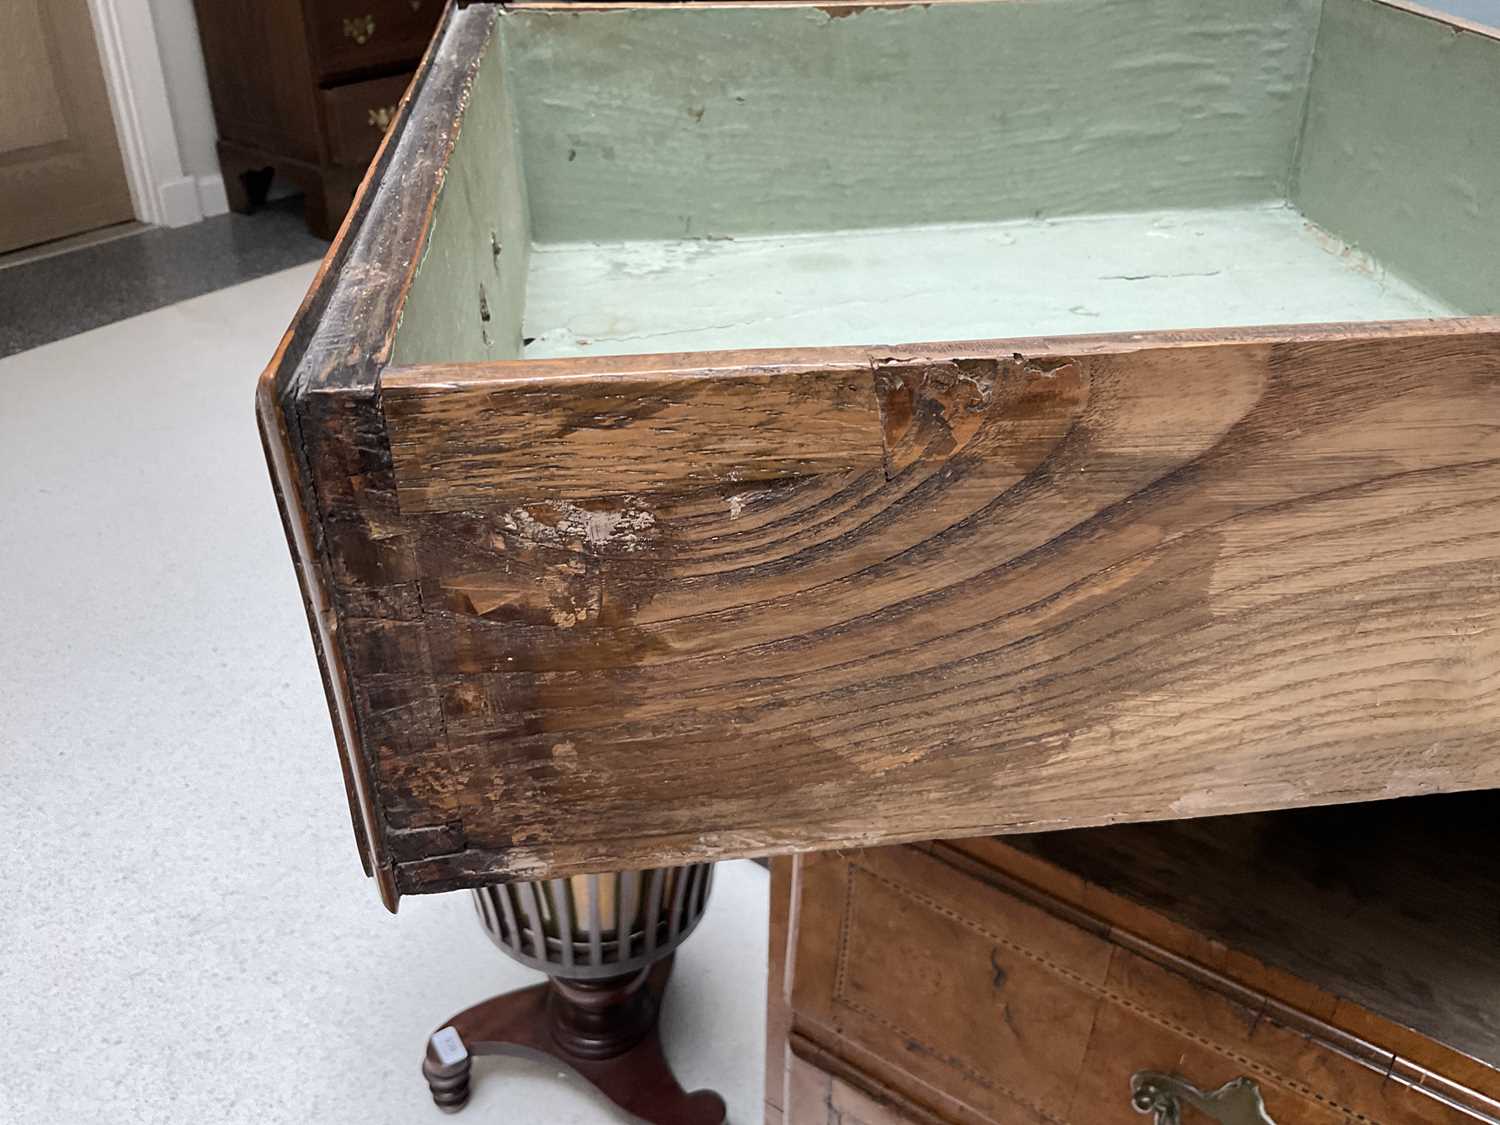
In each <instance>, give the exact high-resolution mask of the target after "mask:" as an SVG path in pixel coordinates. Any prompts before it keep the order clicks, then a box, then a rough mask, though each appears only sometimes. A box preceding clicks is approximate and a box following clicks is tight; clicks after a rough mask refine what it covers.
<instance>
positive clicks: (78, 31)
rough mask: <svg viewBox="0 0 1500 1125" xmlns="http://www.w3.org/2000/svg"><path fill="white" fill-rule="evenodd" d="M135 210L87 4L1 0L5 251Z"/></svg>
mask: <svg viewBox="0 0 1500 1125" xmlns="http://www.w3.org/2000/svg"><path fill="white" fill-rule="evenodd" d="M133 213H134V212H133V208H132V206H131V201H130V189H129V186H128V185H127V184H126V181H125V167H124V165H123V163H122V162H121V160H120V145H119V141H118V139H117V138H116V136H115V123H114V119H113V117H112V116H111V113H110V106H109V95H108V92H107V90H106V89H105V85H104V69H103V66H102V65H101V64H100V61H99V48H98V45H97V43H96V41H95V39H94V27H93V23H92V21H91V20H90V18H89V11H88V3H87V0H0V252H3V251H6V250H14V249H16V248H17V247H21V246H30V245H33V244H34V243H38V242H46V241H48V240H50V239H54V238H61V237H63V236H65V235H69V234H77V233H78V232H80V231H86V230H92V229H93V228H95V227H102V226H107V225H108V224H110V223H118V222H123V221H124V220H126V219H129V218H130V217H131V216H132V214H133Z"/></svg>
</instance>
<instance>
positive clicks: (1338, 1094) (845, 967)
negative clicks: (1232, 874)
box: [786, 814, 1500, 1125]
mask: <svg viewBox="0 0 1500 1125" xmlns="http://www.w3.org/2000/svg"><path fill="white" fill-rule="evenodd" d="M1275 815H1276V814H1271V816H1270V817H1269V818H1268V819H1271V820H1273V821H1274V817H1275ZM1310 815H1311V814H1310ZM1162 830H1163V831H1169V829H1167V828H1163V829H1162ZM1093 831H1097V830H1086V831H1084V832H1081V833H1077V834H1075V835H1076V836H1077V837H1078V838H1079V839H1086V838H1087V837H1088V836H1089V835H1090V834H1091V832H1093ZM1042 838H1044V837H1038V839H1042ZM1011 839H1014V837H1012V838H1011ZM1028 839H1029V838H1028ZM1033 859H1034V857H1030V856H1027V855H1025V854H1024V853H1021V852H1019V851H1017V850H1016V849H1014V848H1011V847H1009V846H1007V845H1006V844H1005V843H1004V841H1003V840H997V841H983V840H974V841H965V842H963V843H962V844H961V845H959V846H957V847H955V846H951V845H943V844H934V845H923V846H922V847H921V848H920V849H918V848H915V847H912V848H882V849H865V850H860V851H855V852H851V853H847V854H844V855H832V854H823V855H813V856H802V857H798V858H797V861H796V863H797V871H796V875H795V883H794V888H795V889H794V890H793V891H792V892H791V893H792V894H793V895H794V896H795V897H794V901H793V902H792V903H791V904H790V911H791V913H792V915H793V917H794V918H795V922H794V925H793V927H792V929H793V934H792V940H791V944H790V948H791V950H792V962H791V963H792V965H793V968H792V971H791V973H790V976H791V978H792V988H791V1012H790V1025H791V1030H790V1033H789V1041H790V1042H791V1043H792V1045H793V1046H792V1051H793V1054H794V1055H796V1056H800V1057H801V1058H804V1059H815V1060H816V1064H817V1069H818V1070H819V1071H820V1072H822V1073H823V1074H825V1075H827V1076H829V1078H830V1079H833V1078H837V1079H839V1080H841V1081H843V1082H844V1083H845V1084H846V1085H850V1086H852V1087H854V1088H857V1089H865V1090H871V1091H878V1092H881V1093H882V1095H883V1097H884V1098H885V1100H886V1101H888V1102H894V1103H896V1104H903V1105H914V1106H918V1107H920V1109H921V1111H922V1113H923V1114H924V1115H926V1116H927V1117H930V1118H932V1119H933V1120H937V1121H945V1122H953V1123H955V1125H957V1123H962V1125H971V1123H981V1125H982V1123H1001V1122H1004V1123H1011V1122H1017V1121H1027V1122H1046V1123H1050V1125H1066V1123H1069V1122H1079V1123H1083V1122H1116V1121H1118V1122H1120V1123H1121V1125H1124V1123H1125V1122H1129V1121H1132V1120H1139V1118H1138V1117H1137V1116H1136V1115H1135V1113H1134V1111H1133V1110H1132V1108H1131V1105H1130V1098H1129V1092H1130V1089H1131V1085H1130V1079H1131V1075H1132V1074H1134V1073H1135V1072H1137V1071H1139V1070H1143V1069H1154V1070H1160V1071H1165V1072H1173V1073H1177V1074H1180V1075H1182V1076H1184V1077H1185V1078H1187V1079H1188V1080H1190V1081H1192V1082H1194V1083H1195V1084H1197V1085H1199V1086H1200V1087H1201V1088H1205V1089H1212V1088H1214V1087H1217V1086H1218V1085H1220V1084H1222V1083H1224V1082H1227V1081H1229V1080H1230V1079H1233V1078H1235V1077H1238V1076H1241V1075H1243V1076H1246V1077H1249V1078H1250V1079H1252V1080H1253V1081H1255V1082H1256V1083H1257V1085H1258V1086H1259V1087H1260V1090H1261V1092H1262V1094H1263V1095H1264V1097H1265V1100H1266V1105H1267V1107H1268V1109H1269V1110H1270V1113H1271V1116H1272V1117H1273V1118H1274V1119H1275V1120H1277V1121H1289V1122H1299V1123H1300V1122H1313V1123H1323V1122H1326V1123H1328V1125H1336V1123H1345V1125H1347V1123H1348V1122H1366V1123H1391V1125H1396V1123H1400V1125H1419V1123H1420V1125H1437V1123H1451V1125H1456V1123H1461V1122H1478V1121H1486V1122H1488V1121H1494V1120H1500V1116H1497V1114H1500V1101H1496V1100H1495V1099H1494V1097H1493V1096H1492V1095H1493V1092H1494V1090H1495V1088H1496V1083H1497V1081H1500V1077H1497V1074H1500V1072H1497V1071H1496V1069H1495V1066H1494V1065H1493V1064H1491V1063H1486V1062H1483V1061H1481V1060H1478V1059H1473V1058H1468V1057H1466V1056H1464V1055H1463V1053H1462V1051H1461V1050H1460V1049H1457V1048H1456V1046H1455V1045H1453V1044H1450V1043H1447V1042H1444V1041H1443V1040H1441V1039H1434V1038H1432V1037H1430V1036H1425V1035H1419V1034H1416V1033H1410V1032H1408V1033H1405V1034H1406V1036H1407V1038H1405V1039H1403V1038H1402V1029H1400V1028H1399V1027H1397V1026H1396V1025H1395V1024H1393V1023H1391V1022H1390V1021H1388V1020H1384V1019H1382V1018H1381V1017H1379V1016H1377V1015H1375V1014H1374V1013H1373V1012H1372V1011H1370V1010H1369V1009H1368V1008H1365V1007H1362V1006H1360V1005H1355V1004H1352V1003H1351V1004H1349V1005H1348V1006H1347V1008H1345V1007H1339V1008H1338V1009H1337V1010H1335V1011H1333V1012H1332V1014H1331V1016H1330V1018H1328V1019H1323V1018H1320V1017H1318V1016H1315V1015H1312V1014H1310V1013H1308V1012H1306V1011H1304V1010H1302V1009H1300V1008H1298V1007H1296V1006H1292V1005H1287V1004H1283V1003H1280V1002H1278V1001H1276V1000H1274V999H1272V998H1271V997H1269V996H1267V995H1266V994H1265V993H1263V992H1261V991H1259V990H1258V988H1257V984H1258V983H1259V979H1258V978H1256V977H1253V976H1252V977H1248V978H1247V977H1244V976H1241V975H1240V974H1239V973H1238V968H1239V967H1242V966H1243V965H1244V964H1246V963H1245V962H1236V963H1235V964H1234V965H1233V966H1232V967H1231V968H1228V969H1223V970H1222V971H1221V967H1216V966H1209V965H1205V964H1204V963H1203V962H1202V961H1200V960H1199V959H1197V956H1196V954H1197V953H1207V954H1210V955H1211V956H1212V955H1213V954H1214V953H1215V951H1217V954H1218V955H1219V956H1220V957H1222V955H1223V953H1224V952H1225V946H1224V945H1223V944H1222V943H1221V942H1220V941H1219V938H1220V937H1221V936H1222V935H1221V934H1220V933H1218V932H1215V931H1204V930H1193V929H1192V928H1191V927H1190V926H1188V927H1180V928H1181V929H1182V930H1183V931H1184V932H1187V933H1192V934H1194V935H1195V936H1196V937H1197V938H1199V939H1201V940H1200V941H1199V942H1198V943H1196V944H1194V943H1186V944H1187V945H1188V947H1190V948H1193V949H1194V952H1195V956H1181V955H1179V954H1178V953H1176V952H1174V951H1172V950H1170V949H1167V948H1163V947H1161V946H1158V945H1156V944H1154V943H1153V942H1151V941H1149V940H1147V939H1145V938H1143V937H1141V936H1140V934H1139V932H1138V929H1137V928H1136V923H1137V922H1138V921H1141V920H1143V919H1149V918H1150V917H1152V916H1153V915H1154V914H1155V912H1156V910H1157V908H1156V907H1154V906H1152V905H1148V904H1147V903H1145V902H1142V901H1141V900H1139V899H1137V900H1134V901H1135V903H1136V912H1135V913H1134V914H1130V915H1126V916H1125V917H1127V918H1128V919H1129V924H1128V925H1126V924H1122V923H1120V922H1117V921H1115V920H1114V919H1116V918H1119V917H1121V914H1120V912H1119V911H1118V910H1113V911H1112V912H1111V913H1110V914H1097V913H1094V912H1093V911H1091V910H1089V909H1087V908H1086V907H1085V905H1084V904H1085V903H1087V902H1089V901H1090V900H1089V898H1088V896H1087V895H1086V894H1082V893H1080V892H1083V891H1085V890H1086V889H1087V888H1089V886H1090V884H1087V883H1086V882H1084V881H1081V880H1077V881H1075V880H1073V879H1072V878H1071V876H1072V873H1071V872H1070V870H1069V869H1068V868H1067V867H1066V866H1055V865H1052V864H1047V863H1041V864H1038V863H1036V862H1028V861H1031V860H1033ZM1153 862H1154V860H1153V856H1152V854H1150V853H1147V854H1144V855H1143V856H1142V857H1141V862H1140V866H1141V867H1142V868H1150V867H1151V865H1152V863H1153ZM1043 868H1045V869H1046V870H1047V871H1050V872H1052V873H1053V874H1052V875H1051V876H1044V877H1043V879H1042V880H1041V881H1042V882H1043V883H1045V884H1047V886H1048V889H1045V890H1044V889H1042V888H1040V887H1038V886H1036V885H1034V884H1033V885H1028V884H1027V883H1026V882H1022V881H1020V879H1018V878H1016V872H1020V873H1022V874H1024V875H1025V876H1027V877H1028V878H1034V877H1035V876H1036V875H1037V874H1038V871H1039V870H1041V869H1043ZM1290 874H1291V873H1284V872H1277V871H1269V872H1266V873H1265V879H1264V882H1268V883H1271V884H1273V885H1274V884H1276V883H1277V881H1278V880H1279V879H1281V878H1282V876H1283V875H1290ZM1183 875H1184V879H1183V880H1182V881H1180V882H1179V884H1178V885H1177V886H1176V888H1175V890H1176V892H1177V893H1178V894H1184V895H1191V894H1192V893H1193V891H1192V890H1190V889H1187V888H1186V884H1187V883H1188V882H1189V881H1192V880H1194V879H1195V878H1196V882H1195V884H1194V885H1195V886H1196V887H1197V890H1198V891H1199V892H1202V893H1205V894H1207V895H1208V896H1209V897H1212V896H1213V894H1215V893H1216V892H1217V890H1218V889H1219V888H1218V883H1219V881H1220V880H1219V876H1218V873H1217V872H1214V873H1208V872H1206V870H1203V869H1200V870H1197V871H1196V872H1195V873H1194V874H1188V873H1187V872H1183ZM1293 883H1294V880H1293V881H1292V882H1290V883H1288V887H1290V886H1291V885H1293ZM1472 889H1473V890H1474V891H1476V892H1482V886H1480V887H1476V888H1472ZM1054 891H1056V892H1057V893H1056V894H1054V893H1053V892H1054ZM1273 893H1274V892H1273ZM1451 905H1458V904H1451ZM1460 908H1461V907H1460ZM1303 913H1306V912H1305V911H1304V912H1303ZM1290 914H1291V918H1290V919H1289V922H1288V924H1289V925H1296V924H1297V923H1298V921H1299V920H1305V921H1306V923H1307V925H1309V926H1311V927H1315V926H1316V925H1317V920H1316V918H1315V917H1307V918H1305V919H1299V916H1298V912H1297V911H1296V910H1293V911H1291V912H1290ZM1428 921H1429V923H1430V924H1431V925H1432V927H1433V928H1434V930H1437V929H1441V927H1442V926H1443V925H1444V919H1443V915H1442V913H1441V912H1440V913H1439V914H1438V915H1437V916H1435V917H1432V918H1430V919H1428ZM1148 928H1149V927H1148ZM1306 936H1308V937H1309V938H1313V939H1316V935H1315V934H1314V933H1311V932H1309V933H1308V934H1307V935H1306ZM1179 944H1182V943H1179ZM1359 948H1361V946H1360V943H1359V942H1358V941H1353V942H1351V944H1350V952H1351V953H1353V952H1355V951H1357V950H1358V949H1359ZM1235 951H1236V950H1235V947H1233V946H1231V947H1230V952H1235ZM1412 971H1413V972H1420V971H1421V968H1420V966H1413V967H1412ZM1336 977H1337V974H1322V975H1317V976H1313V977H1311V978H1304V980H1303V983H1304V984H1305V985H1306V986H1307V987H1308V988H1309V989H1310V990H1311V991H1312V992H1317V991H1318V989H1319V988H1320V986H1322V985H1324V984H1327V983H1329V982H1330V981H1331V980H1334V979H1336ZM1471 983H1472V987H1474V988H1476V989H1479V990H1481V991H1482V990H1484V989H1486V988H1488V987H1489V985H1490V984H1491V983H1493V982H1492V981H1491V980H1489V979H1487V978H1484V977H1483V976H1479V977H1476V978H1474V979H1473V980H1472V982H1471ZM1350 1016H1360V1017H1363V1019H1362V1020H1359V1021H1356V1020H1351V1019H1349V1018H1347V1017H1350ZM1412 1039H1415V1040H1419V1041H1420V1043H1421V1044H1422V1045H1423V1046H1424V1047H1425V1048H1426V1051H1425V1053H1426V1056H1427V1057H1428V1058H1431V1059H1434V1060H1436V1062H1435V1068H1432V1069H1429V1068H1424V1067H1422V1066H1418V1065H1414V1064H1412V1063H1411V1062H1410V1061H1409V1060H1407V1059H1406V1058H1405V1057H1404V1056H1403V1055H1402V1054H1401V1053H1400V1052H1402V1051H1404V1050H1405V1048H1406V1047H1407V1045H1408V1042H1409V1041H1410V1040H1412ZM1492 1057H1494V1056H1493V1055H1492ZM791 1066H792V1069H791V1070H789V1071H787V1072H786V1076H787V1078H788V1085H789V1087H792V1090H791V1097H790V1099H789V1101H788V1106H789V1107H794V1106H795V1105H796V1102H797V1095H796V1090H795V1085H796V1083H797V1081H798V1075H797V1071H796V1063H795V1062H793V1063H791ZM1398 1076H1399V1077H1398ZM787 1120H788V1123H789V1125H795V1123H796V1122H797V1121H798V1120H800V1119H799V1118H797V1117H796V1116H795V1115H790V1116H788V1118H787ZM807 1120H812V1121H820V1120H822V1119H821V1118H820V1117H816V1116H813V1117H810V1118H807Z"/></svg>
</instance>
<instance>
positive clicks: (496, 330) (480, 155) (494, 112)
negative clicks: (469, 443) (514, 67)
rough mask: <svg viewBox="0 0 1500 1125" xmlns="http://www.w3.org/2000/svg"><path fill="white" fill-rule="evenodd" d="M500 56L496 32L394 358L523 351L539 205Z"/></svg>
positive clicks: (468, 358) (474, 357)
mask: <svg viewBox="0 0 1500 1125" xmlns="http://www.w3.org/2000/svg"><path fill="white" fill-rule="evenodd" d="M498 63H499V58H498V55H496V53H495V51H494V43H493V41H492V43H491V50H490V53H489V55H488V56H487V57H486V58H485V60H484V62H483V65H481V66H480V67H479V71H478V74H476V75H475V78H474V85H473V88H472V90H471V91H470V94H469V106H468V109H467V111H466V112H465V113H464V118H463V123H462V126H461V128H460V129H459V133H458V136H457V138H455V140H454V142H453V156H452V159H451V160H449V161H448V166H447V169H446V173H445V175H444V179H443V186H442V191H441V193H440V194H439V196H438V201H437V207H436V209H435V210H434V213H433V217H432V225H431V228H430V230H429V233H428V236H427V243H426V245H425V246H424V247H423V254H422V261H421V264H420V266H419V267H418V270H417V276H416V277H415V278H414V279H413V282H412V286H411V289H410V291H409V292H408V293H407V297H406V305H405V308H404V309H403V310H402V314H401V324H400V327H399V328H398V329H397V332H396V342H395V346H394V348H393V351H392V359H393V361H394V362H396V363H432V362H444V361H459V360H461V361H465V362H475V361H479V360H488V359H514V358H516V357H517V356H519V355H520V354H521V331H522V328H521V309H522V306H523V304H524V302H525V297H526V273H527V265H528V260H529V258H530V256H531V240H532V229H531V209H530V207H529V206H528V205H527V198H526V195H527V193H526V179H525V177H524V176H523V175H522V172H521V153H520V146H519V143H518V140H519V138H518V133H519V130H518V129H517V128H516V123H515V120H514V117H513V106H514V104H515V102H514V99H513V98H512V96H511V93H510V91H509V90H508V89H507V88H506V87H507V78H508V75H507V72H506V68H505V67H503V66H500V65H498ZM496 247H498V248H499V253H498V254H497V253H496V252H495V249H496ZM481 297H482V298H483V300H482V303H481ZM486 316H487V317H488V319H485V317H486Z"/></svg>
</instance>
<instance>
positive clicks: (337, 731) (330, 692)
mask: <svg viewBox="0 0 1500 1125" xmlns="http://www.w3.org/2000/svg"><path fill="white" fill-rule="evenodd" d="M268 374H269V373H268ZM257 399H258V402H257V406H258V410H257V414H258V416H259V420H260V432H261V442H262V445H263V446H264V448H265V452H266V462H267V465H268V467H269V468H270V471H271V479H272V482H273V484H274V488H275V492H276V503H277V507H278V508H279V509H280V511H281V523H282V528H283V530H284V531H285V532H286V537H287V546H288V547H289V548H290V550H291V553H292V565H293V567H294V569H295V570H296V572H297V584H298V586H299V587H300V588H301V591H302V604H303V608H304V609H305V610H306V612H307V621H308V625H309V627H310V629H311V631H312V636H313V648H314V650H315V653H316V656H317V660H318V670H319V672H320V673H321V675H322V678H323V690H324V693H325V695H326V696H327V698H328V704H329V711H330V717H331V719H332V721H333V733H334V740H335V742H336V743H337V744H338V751H339V764H340V766H341V767H342V769H343V773H344V788H345V791H346V793H347V795H348V799H349V813H350V816H351V818H352V819H353V822H354V836H355V842H356V844H357V846H358V848H359V853H360V862H361V863H362V865H363V866H364V870H365V874H366V875H367V876H373V877H374V878H375V880H376V883H377V884H378V886H379V889H380V900H381V902H382V903H384V904H385V907H386V909H388V910H390V911H391V912H392V913H394V912H395V910H396V906H397V903H398V902H399V900H400V894H399V892H398V891H397V889H396V878H395V870H394V868H393V866H392V865H391V864H390V863H388V862H385V861H384V860H383V859H382V858H381V856H382V852H383V850H384V848H383V838H382V837H383V832H382V825H381V822H380V814H379V811H378V809H377V807H376V804H375V800H374V794H373V787H374V778H373V770H372V766H371V763H370V761H369V760H368V758H367V757H366V755H365V754H364V752H363V747H362V744H361V742H360V740H359V730H358V727H357V724H356V722H355V719H354V713H353V701H352V693H351V691H350V688H349V675H348V668H347V664H346V662H345V659H344V654H343V652H342V649H341V647H340V644H339V641H338V638H337V629H338V621H337V617H336V615H335V612H334V608H333V603H332V599H331V598H330V596H329V592H328V576H327V575H326V574H325V573H324V572H323V567H322V565H321V563H320V562H319V561H318V559H319V555H318V552H317V550H316V548H315V547H314V546H313V542H312V537H313V534H314V532H313V527H312V523H311V521H310V520H309V518H308V513H307V508H306V506H305V504H304V503H303V496H304V493H305V491H306V488H305V485H304V483H303V471H302V470H301V468H300V467H298V466H295V465H294V464H293V459H292V450H293V449H294V448H295V447H294V446H293V444H292V441H291V438H290V435H289V434H288V432H287V426H286V418H285V416H284V415H283V413H282V410H281V408H280V407H279V405H278V404H277V402H276V399H275V394H274V390H273V383H272V381H271V380H270V379H268V378H267V379H263V380H262V381H261V385H260V393H259V394H258V395H257Z"/></svg>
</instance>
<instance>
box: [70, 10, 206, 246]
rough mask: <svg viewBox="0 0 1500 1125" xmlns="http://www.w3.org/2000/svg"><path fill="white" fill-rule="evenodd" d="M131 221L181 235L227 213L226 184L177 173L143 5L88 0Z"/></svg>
mask: <svg viewBox="0 0 1500 1125" xmlns="http://www.w3.org/2000/svg"><path fill="white" fill-rule="evenodd" d="M88 6H89V15H90V16H92V17H93V21H94V37H95V39H96V40H97V41H98V44H99V58H100V61H101V62H102V63H103V64H104V81H105V85H106V86H107V87H108V89H109V102H110V107H111V109H113V111H114V117H115V131H116V132H117V133H118V134H119V138H120V155H121V157H122V158H123V159H124V162H125V178H126V180H127V181H128V182H129V184H130V198H131V200H132V201H133V203H134V205H135V216H136V218H137V219H139V220H140V221H141V222H143V223H152V224H154V225H157V226H167V227H182V226H187V225H188V224H189V223H196V222H198V221H199V220H200V219H203V218H206V217H208V216H210V215H219V214H223V213H224V212H226V211H228V210H229V201H228V199H227V198H226V196H225V194H224V179H223V177H222V176H220V175H218V174H217V173H216V174H214V175H211V176H199V177H193V176H190V175H188V174H186V173H185V172H184V171H183V166H182V150H181V147H180V146H179V144H178V141H177V129H176V126H174V125H173V124H172V106H171V103H170V101H168V99H167V79H166V71H165V69H164V68H163V66H162V61H161V48H160V46H159V45H158V43H157V40H156V21H155V20H154V19H153V18H152V15H151V6H150V4H149V2H148V0H88Z"/></svg>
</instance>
